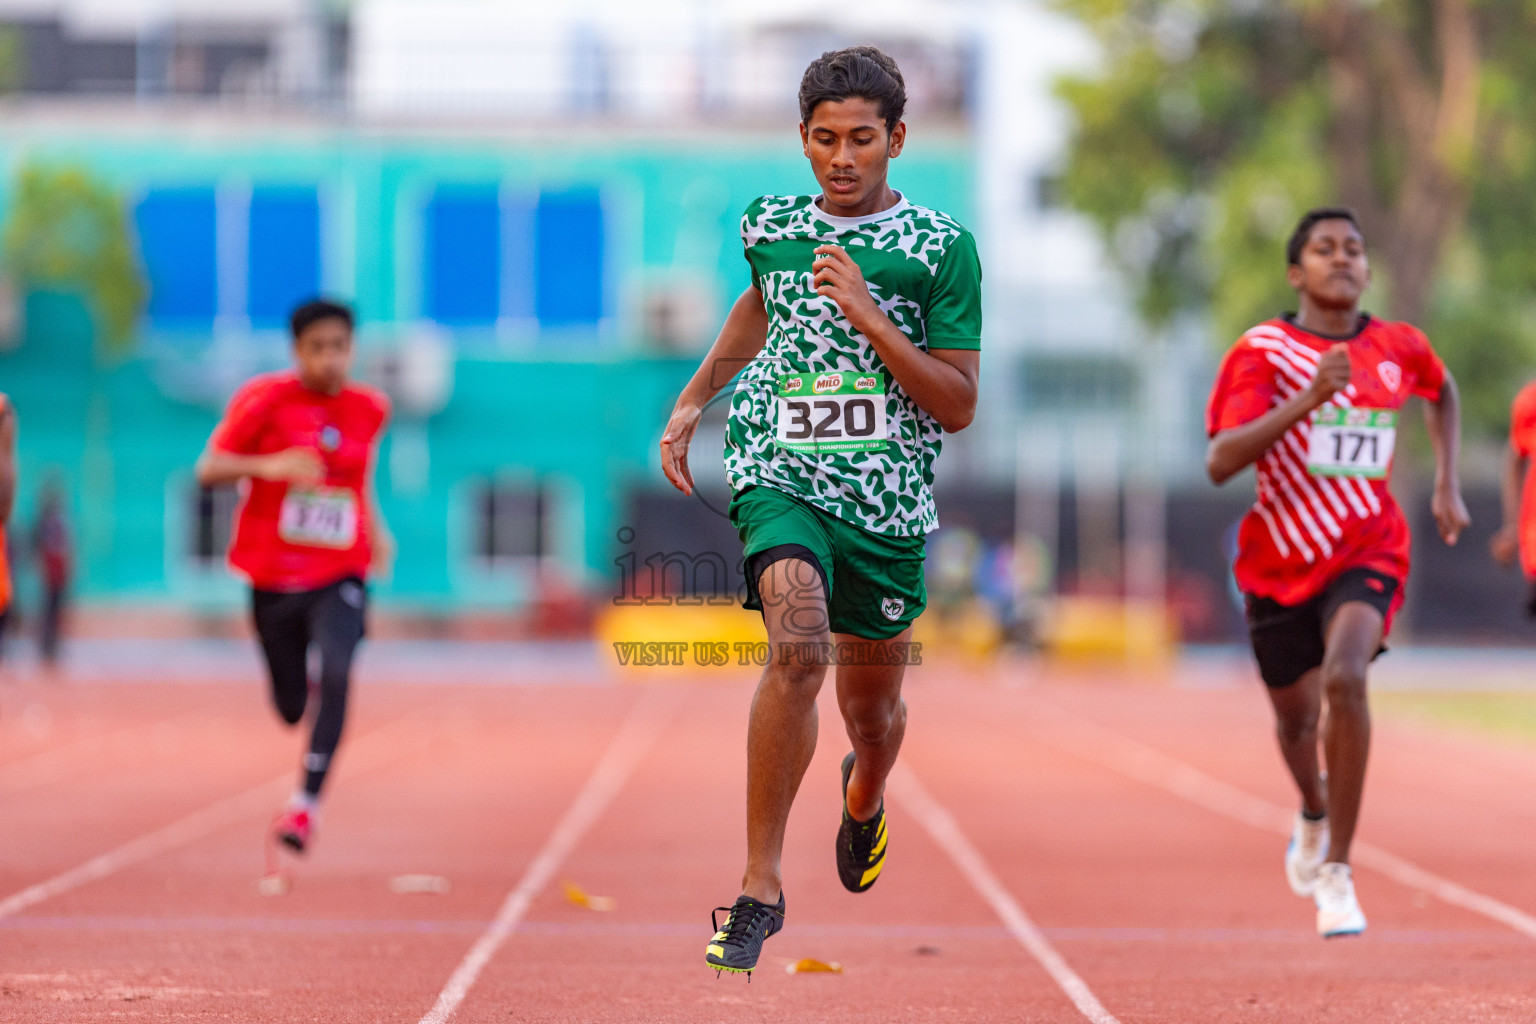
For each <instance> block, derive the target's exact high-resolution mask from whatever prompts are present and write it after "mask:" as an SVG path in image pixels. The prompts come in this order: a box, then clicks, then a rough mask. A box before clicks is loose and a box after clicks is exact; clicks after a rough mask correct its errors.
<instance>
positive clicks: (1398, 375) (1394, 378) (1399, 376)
mask: <svg viewBox="0 0 1536 1024" xmlns="http://www.w3.org/2000/svg"><path fill="white" fill-rule="evenodd" d="M1376 372H1377V373H1379V374H1381V382H1382V383H1383V384H1385V385H1386V386H1387V387H1388V388H1389V389H1391V390H1392V391H1396V390H1397V389H1398V388H1399V387H1401V386H1402V383H1403V371H1402V368H1401V367H1399V366H1398V365H1397V364H1396V363H1394V362H1392V361H1391V360H1390V359H1384V360H1382V361H1381V362H1379V363H1377V364H1376Z"/></svg>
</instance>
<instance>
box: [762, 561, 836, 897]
mask: <svg viewBox="0 0 1536 1024" xmlns="http://www.w3.org/2000/svg"><path fill="white" fill-rule="evenodd" d="M758 592H759V593H760V594H761V595H762V599H763V623H764V625H765V626H767V628H768V645H769V651H770V655H771V657H770V660H769V663H768V667H767V668H766V669H765V670H764V671H763V678H762V680H761V681H760V682H759V683H758V684H757V693H756V695H755V696H754V697H753V698H752V714H751V718H750V720H749V722H748V725H747V870H746V873H745V874H744V875H743V877H742V880H741V891H742V893H743V894H744V895H747V896H750V897H751V898H752V899H755V900H759V901H761V902H763V903H777V902H778V901H779V895H780V891H781V889H782V884H783V878H782V875H781V871H780V859H781V858H782V856H783V853H784V827H785V824H786V823H787V822H788V821H789V808H790V806H791V805H792V804H793V803H794V802H795V793H796V792H798V791H799V789H800V780H801V779H802V778H804V777H805V770H806V769H807V768H809V767H810V764H811V756H812V755H813V754H814V753H815V752H816V695H817V694H818V693H820V691H821V683H822V680H823V679H824V678H825V677H826V672H827V666H826V663H825V660H824V658H823V657H820V656H819V653H820V652H819V650H818V649H817V648H815V647H813V646H810V645H823V644H828V643H830V642H831V634H830V633H829V632H828V631H827V622H828V619H827V597H826V590H825V588H824V587H823V586H822V583H821V577H820V575H819V574H818V573H817V572H816V569H815V567H813V566H812V565H811V564H810V563H809V562H806V561H804V560H802V559H798V558H786V559H781V560H779V561H777V562H774V563H772V564H770V565H769V566H768V568H766V569H764V570H763V575H762V578H761V579H760V580H759V581H758Z"/></svg>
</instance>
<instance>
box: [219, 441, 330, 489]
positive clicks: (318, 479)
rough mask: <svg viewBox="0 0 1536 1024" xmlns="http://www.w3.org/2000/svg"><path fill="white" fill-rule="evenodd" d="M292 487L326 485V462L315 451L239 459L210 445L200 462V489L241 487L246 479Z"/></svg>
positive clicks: (275, 453) (307, 449)
mask: <svg viewBox="0 0 1536 1024" xmlns="http://www.w3.org/2000/svg"><path fill="white" fill-rule="evenodd" d="M248 476H250V477H256V478H257V479H259V480H274V481H279V482H285V483H290V484H320V483H324V482H325V462H324V460H322V459H321V458H320V453H319V452H317V451H315V450H314V449H313V448H288V449H286V450H284V451H280V452H272V453H271V454H269V455H236V454H235V453H234V452H226V451H223V450H221V449H218V448H215V447H214V446H213V444H212V443H211V442H210V443H209V445H208V447H207V448H205V449H203V454H202V456H201V457H199V458H198V460H197V483H198V486H199V487H218V486H219V485H220V484H233V483H239V482H240V481H241V480H242V479H244V478H245V477H248Z"/></svg>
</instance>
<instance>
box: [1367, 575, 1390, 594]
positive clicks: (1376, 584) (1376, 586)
mask: <svg viewBox="0 0 1536 1024" xmlns="http://www.w3.org/2000/svg"><path fill="white" fill-rule="evenodd" d="M1365 585H1366V586H1368V587H1370V588H1371V589H1372V590H1374V591H1376V593H1378V594H1385V593H1386V592H1387V585H1386V584H1385V583H1383V582H1381V580H1378V579H1369V578H1368V579H1367V580H1366V581H1365Z"/></svg>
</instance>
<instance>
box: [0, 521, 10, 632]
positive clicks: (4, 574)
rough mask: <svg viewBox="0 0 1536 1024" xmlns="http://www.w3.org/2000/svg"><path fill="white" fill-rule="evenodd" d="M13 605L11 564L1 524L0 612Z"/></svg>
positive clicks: (3, 528)
mask: <svg viewBox="0 0 1536 1024" xmlns="http://www.w3.org/2000/svg"><path fill="white" fill-rule="evenodd" d="M10 606H11V566H10V558H9V557H8V556H7V554H6V550H5V527H4V526H0V612H4V611H5V610H6V609H7V608H9V607H10Z"/></svg>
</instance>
